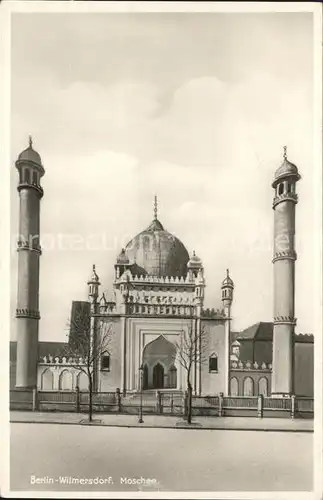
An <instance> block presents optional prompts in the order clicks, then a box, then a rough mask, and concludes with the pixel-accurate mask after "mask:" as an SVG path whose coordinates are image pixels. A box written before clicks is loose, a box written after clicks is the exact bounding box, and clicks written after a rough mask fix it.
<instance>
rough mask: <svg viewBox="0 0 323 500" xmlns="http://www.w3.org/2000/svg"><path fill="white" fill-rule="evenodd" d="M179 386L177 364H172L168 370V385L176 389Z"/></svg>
mask: <svg viewBox="0 0 323 500" xmlns="http://www.w3.org/2000/svg"><path fill="white" fill-rule="evenodd" d="M176 386H177V370H176V366H174V365H172V366H171V367H170V369H169V372H168V387H169V388H170V389H176Z"/></svg>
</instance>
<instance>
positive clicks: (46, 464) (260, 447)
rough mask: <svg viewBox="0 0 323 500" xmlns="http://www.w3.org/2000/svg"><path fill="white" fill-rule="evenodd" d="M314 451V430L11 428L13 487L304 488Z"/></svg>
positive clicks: (306, 488) (307, 484)
mask: <svg viewBox="0 0 323 500" xmlns="http://www.w3.org/2000/svg"><path fill="white" fill-rule="evenodd" d="M312 448H313V434H311V433H297V432H286V433H284V432H263V431H231V430H225V431H223V430H196V429H195V430H184V429H153V428H151V429H150V428H145V429H138V428H125V427H124V428H121V427H99V426H93V427H91V426H82V425H59V424H27V423H13V424H11V490H12V491H14V490H29V491H44V490H47V491H83V492H84V491H107V492H108V491H111V492H113V491H126V492H131V491H133V492H135V491H138V490H143V491H158V490H162V491H271V490H273V491H297V490H298V491H300V490H303V491H309V490H311V488H312V470H313V459H312ZM141 478H142V479H141ZM82 483H83V484H82ZM96 483H97V484H96ZM100 483H102V484H100Z"/></svg>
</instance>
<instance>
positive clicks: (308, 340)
mask: <svg viewBox="0 0 323 500" xmlns="http://www.w3.org/2000/svg"><path fill="white" fill-rule="evenodd" d="M294 335H295V336H294V341H295V342H299V343H304V344H314V335H313V334H312V333H295V334H294Z"/></svg>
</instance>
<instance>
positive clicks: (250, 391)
mask: <svg viewBox="0 0 323 500" xmlns="http://www.w3.org/2000/svg"><path fill="white" fill-rule="evenodd" d="M243 395H244V396H253V395H254V383H253V380H252V378H251V377H246V378H245V379H244V381H243Z"/></svg>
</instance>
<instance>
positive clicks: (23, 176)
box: [16, 136, 45, 198]
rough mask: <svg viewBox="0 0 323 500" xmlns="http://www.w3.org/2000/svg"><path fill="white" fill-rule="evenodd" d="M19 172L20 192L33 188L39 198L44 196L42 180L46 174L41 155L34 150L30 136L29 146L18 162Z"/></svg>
mask: <svg viewBox="0 0 323 500" xmlns="http://www.w3.org/2000/svg"><path fill="white" fill-rule="evenodd" d="M16 168H17V170H18V172H19V184H18V187H17V189H18V191H19V192H20V191H21V189H24V188H33V189H35V190H36V191H37V192H38V195H39V198H41V197H42V196H43V194H44V192H43V188H42V187H41V185H40V179H41V177H42V176H43V175H44V174H45V169H44V167H43V164H42V161H41V158H40V155H39V154H38V153H37V151H35V150H34V149H33V141H32V138H31V136H29V146H28V148H27V149H25V150H24V151H22V153H20V155H19V156H18V159H17V161H16Z"/></svg>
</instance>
